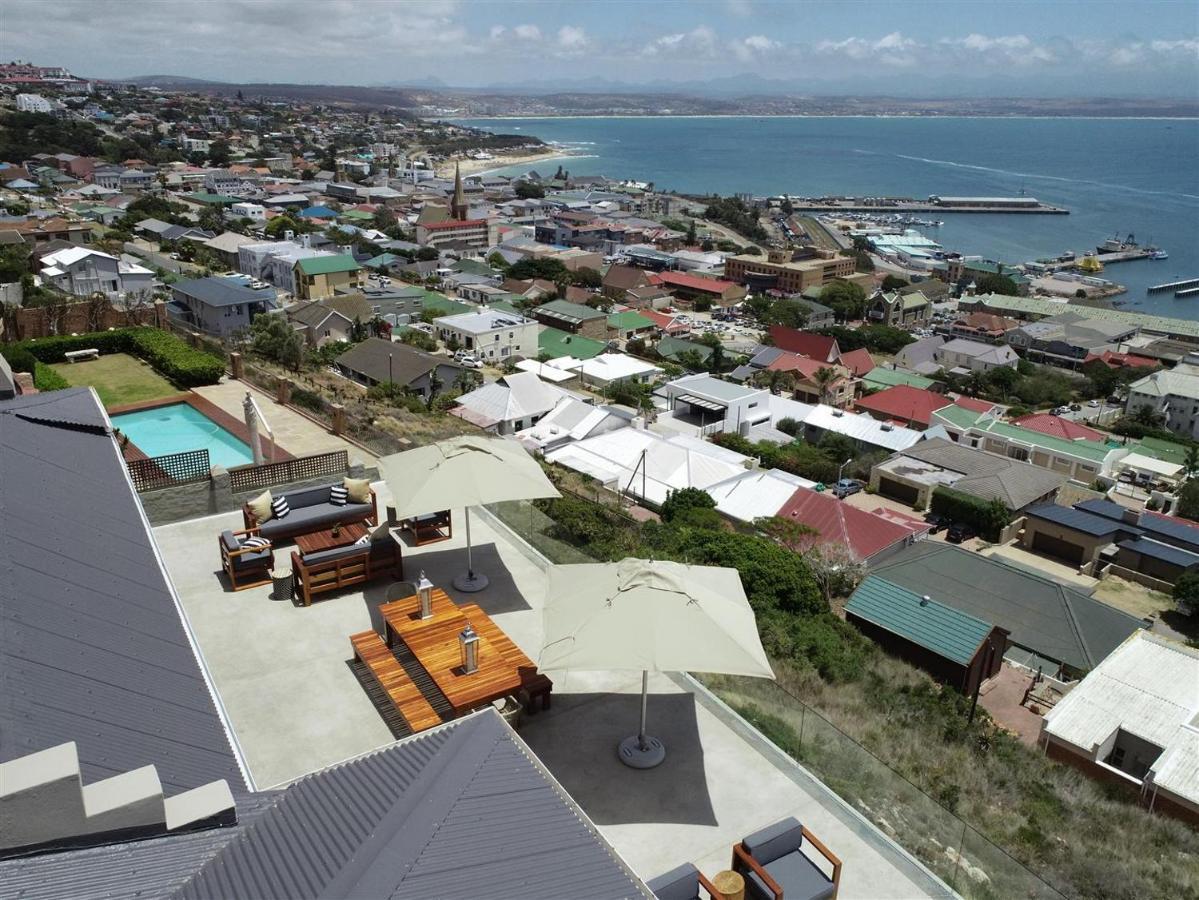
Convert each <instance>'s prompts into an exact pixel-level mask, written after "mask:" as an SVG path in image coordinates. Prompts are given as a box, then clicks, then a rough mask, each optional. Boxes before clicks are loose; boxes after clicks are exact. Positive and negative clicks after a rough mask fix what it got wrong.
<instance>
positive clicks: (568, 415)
mask: <svg viewBox="0 0 1199 900" xmlns="http://www.w3.org/2000/svg"><path fill="white" fill-rule="evenodd" d="M609 420H611V422H610V425H611V427H615V428H623V427H625V426H627V425H628V419H627V418H626V417H624V416H621V415H618V414H617V413H614V412H613V411H612V410H611V409H609V408H608V407H606V406H592V405H591V404H590V403H584V402H583V401H582V400H577V399H575V398H574V397H563V398H562V399H561V400H559V401H558V405H557V406H555V407H554V408H553V409H551V410H550V411H549V412H548V413H546V414H545V415H544V416H542V417H541V418H540V419H538V420H537V424H536V425H530V426H529V427H528V428H525V429H523V430H522V431H518V432H517V433H516V437H517V440H519V441H520V442H521V443H522V444H524V445H525V446H526V447H531V448H533V449H536V450H542V449H544V448H546V447H548V446H549V445H551V444H555V445H556V444H560V443H563V442H564V441H581V440H583V439H585V438H587V437H588V436H589V435H590V434H591V433H592V432H593V431H595V429H596V428H598V427H599V426H600V425H603V424H604V423H605V422H609Z"/></svg>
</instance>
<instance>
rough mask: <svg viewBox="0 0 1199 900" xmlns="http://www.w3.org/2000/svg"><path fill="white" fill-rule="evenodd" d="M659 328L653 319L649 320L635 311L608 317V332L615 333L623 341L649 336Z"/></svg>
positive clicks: (613, 314)
mask: <svg viewBox="0 0 1199 900" xmlns="http://www.w3.org/2000/svg"><path fill="white" fill-rule="evenodd" d="M657 327H658V326H657V323H655V322H654V321H653V320H652V319H647V318H646V317H645V316H643V315H641V313H639V312H637V311H636V310H633V309H629V310H625V311H624V312H618V313H612V314H611V315H609V316H608V331H609V332H613V331H615V332H616V337H617V338H618V339H622V340H630V339H632V338H635V337H638V336H639V335H643V334H648V333H649V332H651V331H653V330H654V329H656V328H657Z"/></svg>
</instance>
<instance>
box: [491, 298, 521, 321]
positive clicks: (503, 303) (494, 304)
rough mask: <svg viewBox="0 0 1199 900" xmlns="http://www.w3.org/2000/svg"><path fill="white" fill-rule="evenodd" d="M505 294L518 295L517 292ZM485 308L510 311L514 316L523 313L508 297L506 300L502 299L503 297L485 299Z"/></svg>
mask: <svg viewBox="0 0 1199 900" xmlns="http://www.w3.org/2000/svg"><path fill="white" fill-rule="evenodd" d="M505 296H507V297H516V296H518V295H517V294H507V295H505ZM487 308H488V309H498V310H500V311H501V312H506V313H510V314H512V315H514V316H523V315H524V313H523V312H521V311H520V308H519V307H518V306H517V305H516V304H515V303H513V302H512V301H511V300H510V299H508V300H504V299H500V300H496V299H494V298H493V299H490V300H488V301H487Z"/></svg>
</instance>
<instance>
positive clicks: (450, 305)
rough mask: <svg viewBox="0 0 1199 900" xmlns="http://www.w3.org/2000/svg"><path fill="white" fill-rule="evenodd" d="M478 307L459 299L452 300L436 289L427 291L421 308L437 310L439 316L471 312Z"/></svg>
mask: <svg viewBox="0 0 1199 900" xmlns="http://www.w3.org/2000/svg"><path fill="white" fill-rule="evenodd" d="M477 308H478V307H475V306H468V305H467V304H465V303H459V302H458V301H457V300H451V299H450V298H449V297H446V296H445V295H444V294H438V293H436V292H435V291H425V299H424V302H423V303H422V304H421V309H423V310H429V311H431V312H435V313H437V314H438V315H439V316H455V315H457V314H458V313H465V312H470V311H471V310H473V309H477Z"/></svg>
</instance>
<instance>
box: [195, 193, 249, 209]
mask: <svg viewBox="0 0 1199 900" xmlns="http://www.w3.org/2000/svg"><path fill="white" fill-rule="evenodd" d="M184 199H185V200H190V201H192V202H193V203H203V204H204V205H205V206H232V205H233V204H234V203H240V202H241V201H240V200H239V199H238V198H237V197H230V196H228V195H227V194H210V193H208V192H207V191H198V192H196V193H194V194H188V195H187V196H186V197H184Z"/></svg>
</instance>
